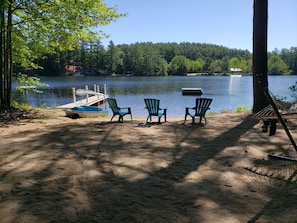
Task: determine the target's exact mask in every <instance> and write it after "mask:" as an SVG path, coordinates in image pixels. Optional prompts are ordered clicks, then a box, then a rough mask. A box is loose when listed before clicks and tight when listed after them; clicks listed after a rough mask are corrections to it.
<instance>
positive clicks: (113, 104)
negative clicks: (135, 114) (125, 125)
mask: <svg viewBox="0 0 297 223" xmlns="http://www.w3.org/2000/svg"><path fill="white" fill-rule="evenodd" d="M107 102H108V104H109V106H110V108H111V110H112V112H113V115H112V117H111V119H110V122H111V121H112V119H113V118H114V117H115V116H117V115H118V116H119V119H118V122H123V121H124V116H125V115H130V116H131V120H132V113H131V108H130V107H124V108H120V107H119V106H118V104H117V101H116V99H114V98H107Z"/></svg>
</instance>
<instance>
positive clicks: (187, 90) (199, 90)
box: [182, 88, 203, 96]
mask: <svg viewBox="0 0 297 223" xmlns="http://www.w3.org/2000/svg"><path fill="white" fill-rule="evenodd" d="M202 93H203V90H202V88H182V95H198V96H201V95H202Z"/></svg>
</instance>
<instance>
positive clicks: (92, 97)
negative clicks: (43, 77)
mask: <svg viewBox="0 0 297 223" xmlns="http://www.w3.org/2000/svg"><path fill="white" fill-rule="evenodd" d="M76 96H85V98H83V99H81V100H77V97H76ZM72 97H73V102H72V103H68V104H65V105H60V106H58V108H73V107H75V106H82V105H96V104H98V105H99V104H102V103H104V102H105V101H106V99H107V98H108V95H107V94H106V84H104V91H103V93H101V92H100V89H99V85H96V84H94V90H89V87H88V86H85V89H75V88H72Z"/></svg>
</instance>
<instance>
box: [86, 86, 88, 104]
mask: <svg viewBox="0 0 297 223" xmlns="http://www.w3.org/2000/svg"><path fill="white" fill-rule="evenodd" d="M88 90H89V88H88V86H87V85H86V91H88ZM86 102H87V104H88V103H89V94H88V93H86Z"/></svg>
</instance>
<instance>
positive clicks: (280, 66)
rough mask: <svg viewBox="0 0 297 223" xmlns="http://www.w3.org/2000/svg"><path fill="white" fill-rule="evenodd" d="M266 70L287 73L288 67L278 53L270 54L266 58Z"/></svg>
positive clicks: (274, 72) (272, 72)
mask: <svg viewBox="0 0 297 223" xmlns="http://www.w3.org/2000/svg"><path fill="white" fill-rule="evenodd" d="M268 71H269V73H270V74H287V73H289V68H288V66H287V64H286V63H285V62H284V61H283V60H282V58H281V57H280V56H279V55H272V56H271V57H270V58H269V59H268Z"/></svg>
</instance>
